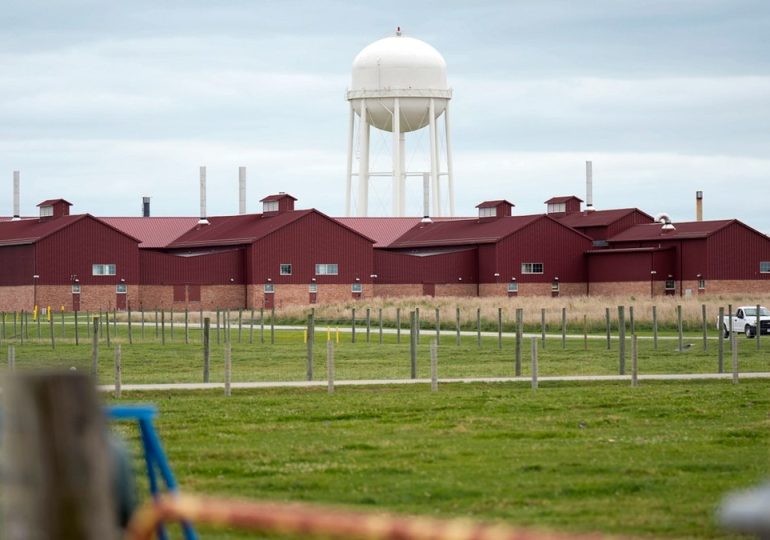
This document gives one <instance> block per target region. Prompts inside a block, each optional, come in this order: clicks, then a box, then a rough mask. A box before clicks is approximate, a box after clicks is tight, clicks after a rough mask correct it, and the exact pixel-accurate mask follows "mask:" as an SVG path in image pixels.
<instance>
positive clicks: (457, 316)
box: [455, 306, 460, 345]
mask: <svg viewBox="0 0 770 540" xmlns="http://www.w3.org/2000/svg"><path fill="white" fill-rule="evenodd" d="M455 329H456V330H457V345H460V306H457V307H456V308H455Z"/></svg>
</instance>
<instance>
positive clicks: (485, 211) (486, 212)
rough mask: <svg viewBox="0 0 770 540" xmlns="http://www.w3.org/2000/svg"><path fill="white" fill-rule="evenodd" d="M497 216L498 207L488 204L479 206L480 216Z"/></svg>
mask: <svg viewBox="0 0 770 540" xmlns="http://www.w3.org/2000/svg"><path fill="white" fill-rule="evenodd" d="M495 216H497V208H496V207H494V206H487V207H484V208H479V217H480V218H486V217H495Z"/></svg>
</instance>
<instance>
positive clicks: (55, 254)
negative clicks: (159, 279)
mask: <svg viewBox="0 0 770 540" xmlns="http://www.w3.org/2000/svg"><path fill="white" fill-rule="evenodd" d="M62 202H64V203H66V201H62ZM68 208H69V203H66V207H65V208H64V210H63V211H62V209H59V212H57V213H56V214H54V215H51V216H50V217H49V216H45V217H42V218H38V219H24V220H20V221H7V222H2V223H0V268H2V269H3V270H2V272H0V309H2V310H4V311H11V310H21V309H25V310H32V309H33V308H34V306H35V305H38V306H39V307H40V308H47V307H48V306H50V307H51V309H55V310H57V311H58V310H60V309H61V308H62V307H63V308H64V309H65V310H66V311H72V310H98V309H114V308H117V309H125V308H126V307H127V305H128V304H129V302H133V301H135V299H136V298H138V284H139V248H138V240H137V239H136V238H133V237H131V236H129V235H127V234H125V233H123V232H121V231H118V230H117V229H115V228H113V227H111V226H109V225H107V224H106V223H104V222H102V221H100V220H99V219H97V218H95V217H93V216H91V215H88V214H82V215H68Z"/></svg>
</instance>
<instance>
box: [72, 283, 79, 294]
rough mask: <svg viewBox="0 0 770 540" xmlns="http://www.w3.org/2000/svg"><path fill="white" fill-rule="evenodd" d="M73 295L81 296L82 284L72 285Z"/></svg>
mask: <svg viewBox="0 0 770 540" xmlns="http://www.w3.org/2000/svg"><path fill="white" fill-rule="evenodd" d="M72 294H80V283H73V284H72Z"/></svg>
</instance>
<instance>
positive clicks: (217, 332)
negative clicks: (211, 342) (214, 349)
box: [216, 308, 220, 345]
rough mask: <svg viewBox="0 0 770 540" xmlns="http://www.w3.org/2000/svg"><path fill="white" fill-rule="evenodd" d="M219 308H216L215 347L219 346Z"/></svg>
mask: <svg viewBox="0 0 770 540" xmlns="http://www.w3.org/2000/svg"><path fill="white" fill-rule="evenodd" d="M219 317H220V313H219V308H217V325H216V334H217V345H219Z"/></svg>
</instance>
